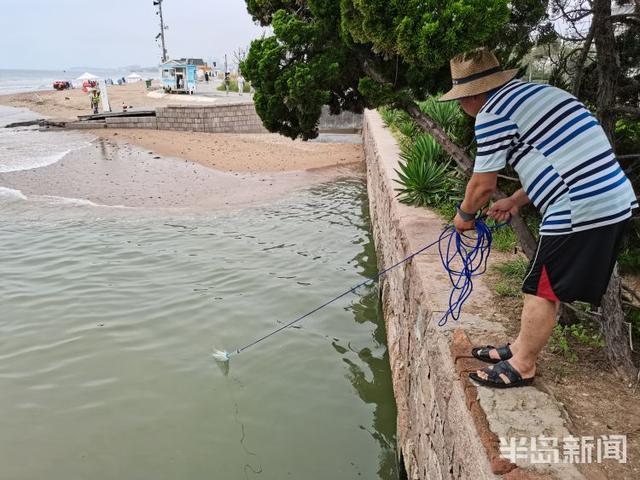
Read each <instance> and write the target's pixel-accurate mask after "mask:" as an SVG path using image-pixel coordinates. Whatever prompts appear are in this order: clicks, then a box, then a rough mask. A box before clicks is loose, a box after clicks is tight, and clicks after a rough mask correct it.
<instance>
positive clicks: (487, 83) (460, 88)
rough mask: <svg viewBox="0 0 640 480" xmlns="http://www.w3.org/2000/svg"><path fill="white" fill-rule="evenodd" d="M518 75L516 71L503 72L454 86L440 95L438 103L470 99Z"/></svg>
mask: <svg viewBox="0 0 640 480" xmlns="http://www.w3.org/2000/svg"><path fill="white" fill-rule="evenodd" d="M517 74H518V69H517V68H516V69H513V70H505V71H504V72H496V73H492V74H491V75H487V76H486V77H483V78H479V79H477V80H473V81H472V82H469V83H463V84H461V85H454V86H453V88H452V89H451V90H449V91H448V92H447V93H445V94H444V95H442V96H441V97H440V98H439V99H438V101H440V102H450V101H451V100H458V99H460V98H464V97H471V96H473V95H478V94H480V93H485V92H488V91H490V90H493V89H494V88H498V87H501V86H502V85H504V84H505V83H507V82H508V81H510V80H513V79H514V78H515V76H516V75H517Z"/></svg>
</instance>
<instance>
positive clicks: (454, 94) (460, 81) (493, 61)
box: [440, 47, 518, 102]
mask: <svg viewBox="0 0 640 480" xmlns="http://www.w3.org/2000/svg"><path fill="white" fill-rule="evenodd" d="M517 74H518V69H514V70H504V71H503V70H501V69H500V63H498V59H497V58H496V56H495V55H494V54H493V53H492V52H491V51H490V50H489V49H487V48H485V47H482V48H478V49H476V50H472V51H470V52H466V53H461V54H459V55H456V56H455V57H453V58H452V59H451V78H452V83H453V88H452V89H451V90H449V91H448V92H447V93H445V94H444V95H443V96H442V97H440V101H441V102H447V101H449V100H456V99H458V98H463V97H470V96H472V95H478V94H479V93H484V92H488V91H490V90H493V89H494V88H498V87H501V86H502V85H504V84H505V83H507V82H508V81H509V80H512V79H513V78H514V77H515V76H516V75H517Z"/></svg>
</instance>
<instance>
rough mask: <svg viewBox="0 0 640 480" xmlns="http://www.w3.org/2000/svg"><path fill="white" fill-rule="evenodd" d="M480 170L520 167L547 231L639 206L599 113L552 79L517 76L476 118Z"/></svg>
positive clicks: (603, 219)
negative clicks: (542, 80) (549, 82)
mask: <svg viewBox="0 0 640 480" xmlns="http://www.w3.org/2000/svg"><path fill="white" fill-rule="evenodd" d="M475 132H476V140H477V143H478V150H477V154H476V163H475V168H474V171H475V172H495V171H497V170H501V169H502V168H504V167H505V166H506V165H507V164H508V165H510V166H511V167H513V168H514V169H515V171H516V172H517V173H518V176H519V177H520V180H521V182H522V185H523V187H524V189H525V191H526V192H527V195H528V197H529V198H530V199H531V201H532V203H533V204H534V205H535V206H536V207H537V208H538V209H539V210H540V211H541V212H542V214H543V220H542V224H541V227H540V233H541V234H542V235H562V234H565V233H571V232H577V231H581V230H588V229H591V228H597V227H601V226H604V225H609V224H613V223H617V222H620V221H622V220H624V219H626V218H628V217H630V216H631V210H632V209H633V208H637V207H638V202H637V200H636V196H635V194H634V192H633V188H632V187H631V183H630V182H629V180H628V179H627V177H626V175H625V174H624V172H623V171H622V169H621V168H620V165H619V164H618V161H617V160H616V158H615V155H614V153H613V150H612V148H611V144H610V143H609V141H608V139H607V137H606V135H605V133H604V131H603V130H602V127H601V126H600V124H599V123H598V120H597V119H596V118H595V117H594V116H593V115H592V114H591V112H589V110H588V109H587V108H586V107H585V106H584V105H583V104H582V103H580V101H578V99H576V98H575V97H573V96H571V95H570V94H568V93H567V92H565V91H563V90H560V89H558V88H555V87H551V86H549V85H539V84H535V83H528V82H522V81H520V80H512V81H511V82H509V83H507V84H506V85H505V86H503V87H502V88H501V89H500V90H498V91H497V92H495V93H494V94H493V95H492V96H491V97H490V98H489V100H488V101H487V102H486V103H485V105H484V106H483V107H482V109H481V110H480V113H479V114H478V116H477V118H476V127H475Z"/></svg>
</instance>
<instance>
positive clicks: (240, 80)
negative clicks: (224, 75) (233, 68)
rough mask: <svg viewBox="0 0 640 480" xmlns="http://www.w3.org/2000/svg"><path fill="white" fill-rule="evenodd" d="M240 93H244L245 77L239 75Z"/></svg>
mask: <svg viewBox="0 0 640 480" xmlns="http://www.w3.org/2000/svg"><path fill="white" fill-rule="evenodd" d="M238 93H239V94H240V95H242V94H243V93H244V77H243V76H242V75H238Z"/></svg>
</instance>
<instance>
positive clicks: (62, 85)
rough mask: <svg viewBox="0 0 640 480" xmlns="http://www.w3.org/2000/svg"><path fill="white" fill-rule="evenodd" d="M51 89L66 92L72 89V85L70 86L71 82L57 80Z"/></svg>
mask: <svg viewBox="0 0 640 480" xmlns="http://www.w3.org/2000/svg"><path fill="white" fill-rule="evenodd" d="M53 88H54V89H55V90H68V89H70V88H73V85H71V82H68V81H66V80H58V81H56V82H53Z"/></svg>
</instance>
